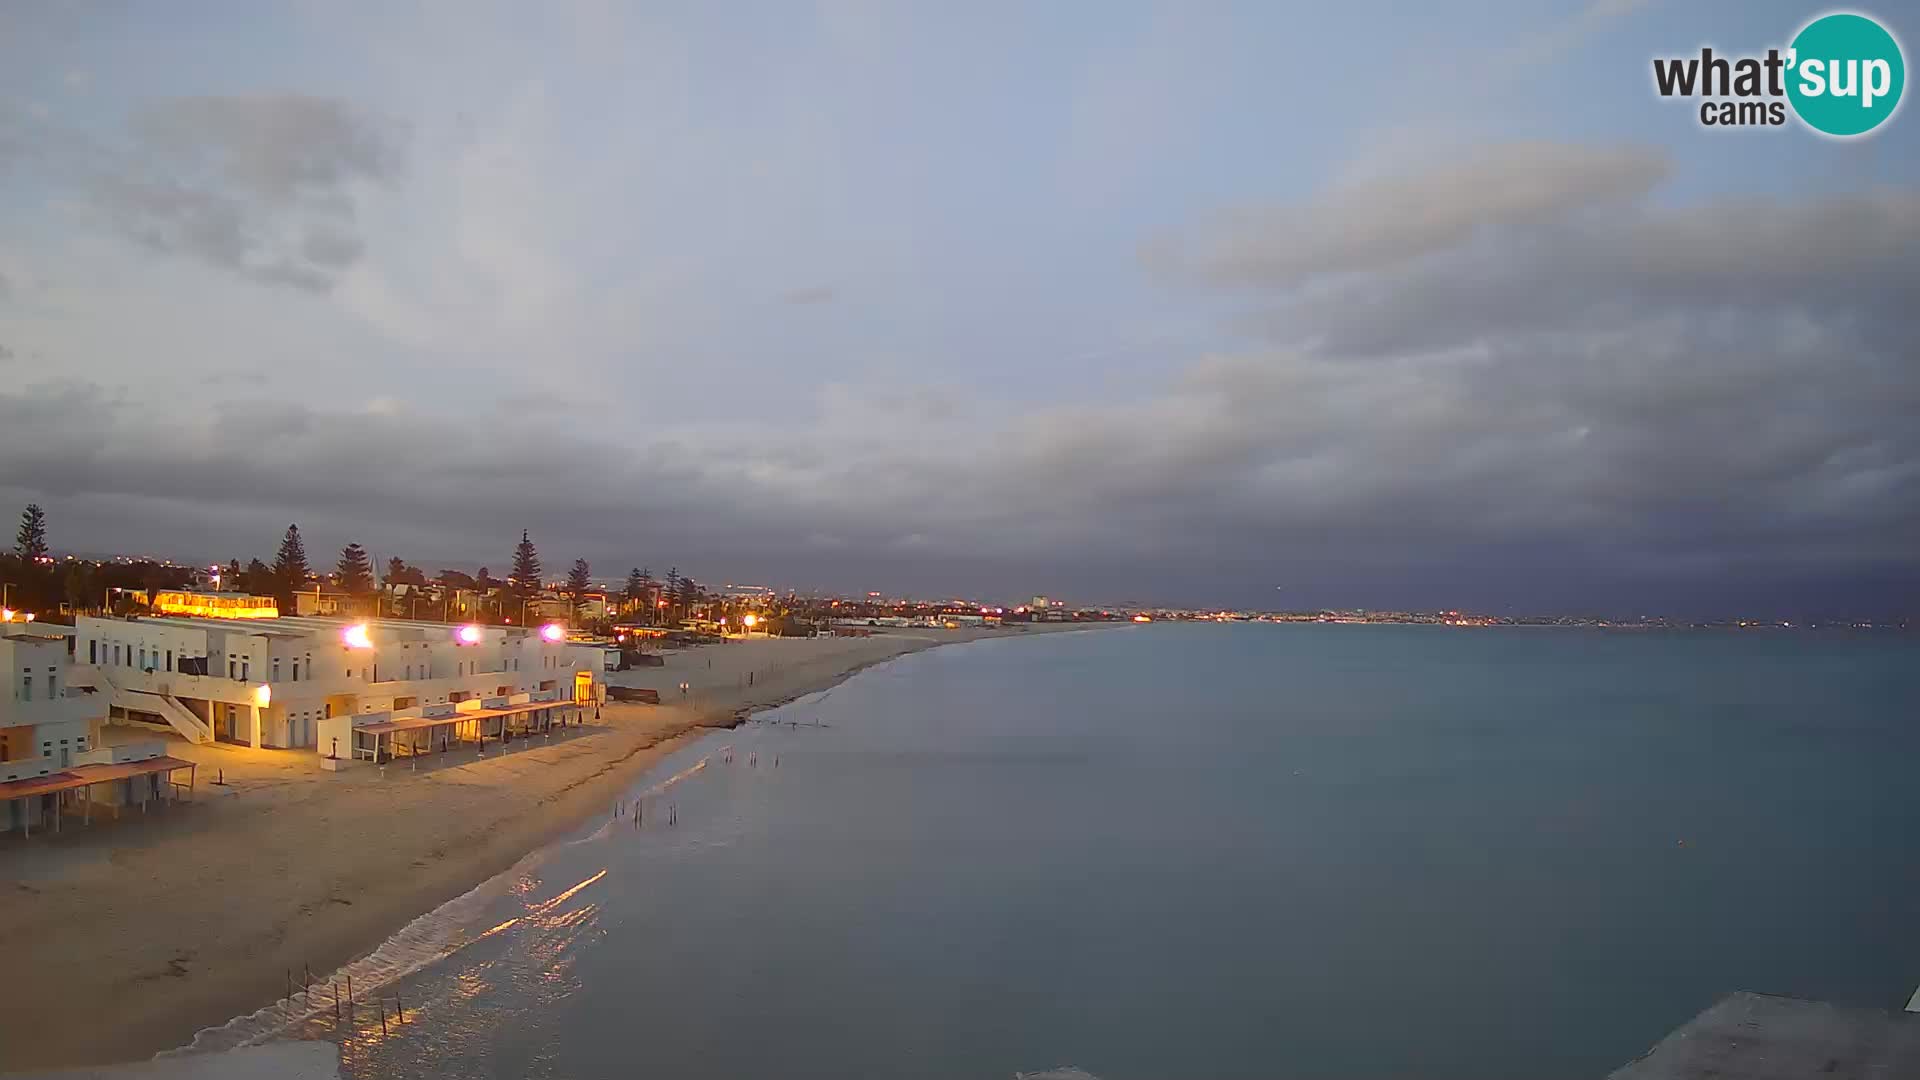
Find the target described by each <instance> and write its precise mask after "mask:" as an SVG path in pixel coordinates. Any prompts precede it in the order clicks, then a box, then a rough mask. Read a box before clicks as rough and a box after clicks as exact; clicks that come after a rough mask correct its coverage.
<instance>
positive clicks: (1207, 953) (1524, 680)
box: [301, 625, 1920, 1080]
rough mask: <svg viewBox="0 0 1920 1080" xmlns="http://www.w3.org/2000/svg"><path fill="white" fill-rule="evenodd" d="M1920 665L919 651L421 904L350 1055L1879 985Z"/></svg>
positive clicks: (1399, 1067)
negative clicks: (576, 831) (615, 812)
mask: <svg viewBox="0 0 1920 1080" xmlns="http://www.w3.org/2000/svg"><path fill="white" fill-rule="evenodd" d="M1917 703H1920V647H1917V646H1916V642H1915V641H1914V640H1913V639H1911V638H1898V637H1890V636H1888V637H1872V636H1844V635H1840V634H1824V633H1820V634H1796V633H1790V632H1780V633H1772V632H1769V633H1763V634H1720V633H1699V634H1642V633H1624V632H1615V633H1607V632H1587V631H1570V630H1472V631H1463V630H1447V629H1441V628H1424V627H1404V628H1397V627H1347V626H1324V627H1323V626H1264V625H1239V626H1154V627H1146V628H1137V629H1136V628H1123V629H1118V630H1113V631H1102V632H1096V633H1086V634H1067V635H1058V636H1052V637H1046V638H1036V639H1027V640H1008V641H990V642H983V643H979V644H971V645H961V646H954V647H949V648H943V649H938V650H934V651H932V652H928V653H922V654H918V655H915V656H911V657H907V658H904V659H902V660H899V661H897V662H894V663H891V664H888V665H885V666H882V667H879V668H875V669H873V670H870V671H868V672H866V673H864V674H862V675H860V676H858V677H857V678H855V679H853V680H851V681H850V682H848V683H846V684H844V685H843V686H841V687H839V688H837V689H835V690H833V691H831V692H829V693H827V694H824V695H819V696H816V697H813V698H809V699H805V700H803V701H800V702H796V703H794V704H792V705H789V706H787V707H785V708H783V709H781V710H778V711H776V712H774V713H770V714H763V715H764V716H765V717H766V718H767V719H769V720H776V721H780V722H781V723H780V724H779V725H777V726H776V725H774V724H768V723H761V724H755V725H750V726H748V727H745V728H742V729H741V730H739V731H736V732H730V733H723V734H719V735H715V736H713V737H710V738H709V739H707V740H705V741H704V742H702V743H701V744H699V745H698V746H696V747H693V748H691V749H689V750H687V751H686V752H684V753H682V754H680V755H678V756H677V757H676V758H675V759H674V760H672V761H670V762H668V763H667V764H666V765H665V766H663V767H662V768H661V769H660V770H659V771H658V772H657V773H656V774H655V775H653V776H651V777H649V778H648V779H647V780H646V781H645V782H644V783H643V784H641V785H640V786H639V787H636V788H635V789H634V791H633V792H630V793H629V796H630V797H631V796H633V795H635V794H638V793H641V792H642V791H643V790H644V791H650V792H651V794H650V795H649V796H648V802H647V806H646V811H645V812H646V820H645V824H644V827H638V826H636V824H635V823H634V821H633V820H632V819H631V818H628V817H621V818H617V819H616V818H612V817H609V819H608V820H606V821H597V822H593V823H590V824H589V825H588V826H587V827H585V828H583V830H582V831H581V833H580V836H579V837H578V838H576V839H575V841H574V842H572V843H569V844H567V845H564V846H561V847H558V848H555V849H552V850H550V851H548V852H546V853H544V854H543V856H542V857H541V858H540V859H539V860H538V861H537V862H536V863H533V864H530V865H529V866H527V867H523V868H522V869H521V870H520V871H519V872H517V873H516V874H513V875H510V876H509V877H508V878H507V879H505V880H503V881H501V882H499V883H498V884H497V885H496V887H494V888H492V889H490V890H483V891H482V892H481V893H478V894H476V895H475V896H474V897H473V898H471V899H470V900H469V901H466V902H464V903H460V904H456V905H455V906H453V907H451V908H449V909H448V910H446V911H444V912H442V913H440V914H438V915H437V916H434V917H432V919H430V920H429V921H430V922H431V921H434V920H439V921H441V922H444V923H447V924H457V925H454V926H451V927H449V926H446V925H439V926H435V927H433V928H432V930H433V932H432V933H430V934H425V935H424V936H425V937H426V938H428V939H431V941H433V942H436V943H440V944H436V945H434V946H432V947H434V948H436V949H439V948H441V946H442V945H444V944H445V943H446V942H447V941H449V940H457V941H464V942H465V943H464V944H461V945H459V947H457V948H454V949H453V951H451V952H450V953H449V954H448V955H445V956H444V957H442V958H440V959H438V960H435V961H433V962H431V963H428V964H427V965H426V966H424V967H422V968H421V969H420V970H418V971H416V972H414V973H413V974H411V975H409V976H407V977H406V978H405V979H403V980H401V981H399V982H398V983H397V984H395V986H390V987H388V988H387V989H386V990H385V991H384V994H385V995H386V996H387V998H388V999H389V1000H391V999H392V996H393V994H394V990H395V987H397V988H398V991H399V993H400V996H401V998H402V999H403V1000H404V1001H405V1002H406V1004H407V1008H408V1011H409V1013H410V1014H411V1017H412V1019H413V1021H414V1022H413V1023H412V1024H411V1025H409V1026H407V1027H404V1028H396V1029H395V1032H396V1033H395V1034H394V1035H392V1036H391V1037H388V1038H386V1039H384V1040H383V1039H381V1038H379V1037H378V1026H377V1024H373V1023H371V1022H370V1017H368V1016H363V1018H362V1022H361V1024H360V1032H361V1034H360V1036H359V1037H358V1038H356V1039H355V1040H353V1041H352V1044H351V1045H350V1046H349V1048H348V1051H347V1060H348V1066H349V1070H350V1072H351V1073H352V1075H355V1076H358V1077H363V1078H373V1077H383V1078H384V1077H427V1076H447V1075H460V1076H492V1077H501V1078H506V1077H513V1078H519V1077H631V1076H663V1077H683V1078H704V1077H772V1076H791V1077H836V1078H838V1077H934V1078H944V1077H951V1078H956V1080H958V1078H963V1077H964V1078H995V1080H1005V1078H1009V1077H1012V1076H1014V1075H1015V1074H1016V1073H1020V1072H1026V1073H1039V1072H1046V1071H1048V1070H1052V1069H1057V1068H1062V1067H1069V1066H1070V1067H1073V1068H1077V1069H1080V1070H1084V1071H1085V1072H1087V1073H1091V1074H1093V1075H1095V1076H1097V1077H1100V1078H1101V1080H1161V1078H1166V1080H1174V1078H1184V1077H1248V1078H1253V1077H1258V1078H1262V1080H1266V1078H1271V1077H1281V1076H1297V1077H1330V1078H1353V1077H1446V1078H1452V1077H1458V1078H1473V1080H1492V1078H1502V1077H1511V1078H1526V1080H1542V1078H1546V1080H1552V1078H1558V1077H1566V1078H1597V1077H1601V1076H1604V1075H1605V1074H1606V1073H1607V1072H1608V1071H1609V1070H1611V1069H1612V1068H1614V1067H1616V1066H1618V1065H1620V1064H1622V1063H1624V1062H1625V1061H1626V1060H1628V1059H1630V1058H1631V1057H1633V1056H1634V1055H1636V1054H1638V1053H1640V1052H1641V1051H1643V1050H1645V1049H1646V1048H1647V1047H1648V1046H1649V1045H1651V1044H1652V1043H1653V1042H1654V1041H1656V1040H1657V1039H1658V1038H1660V1037H1661V1036H1662V1035H1663V1034H1664V1033H1666V1032H1667V1031H1668V1030H1670V1029H1671V1028H1673V1027H1674V1026H1676V1025H1678V1024H1679V1023H1681V1022H1683V1021H1684V1020H1686V1019H1687V1018H1688V1017H1689V1016H1691V1015H1692V1014H1693V1013H1694V1012H1696V1011H1697V1010H1699V1009H1701V1008H1703V1007H1704V1006H1706V1005H1707V1004H1709V1003H1710V1002H1711V1001H1713V1000H1714V999H1715V997H1717V996H1718V995H1720V994H1721V993H1723V992H1726V991H1730V990H1736V989H1746V990H1758V991H1768V992H1776V993H1785V994H1794V995H1801V996H1809V997H1817V998H1826V999H1831V1000H1835V1001H1843V1002H1851V1003H1857V1004H1863V1005H1876V1006H1885V1007H1899V1006H1900V1005H1902V1004H1904V1003H1905V1001H1906V999H1907V996H1908V995H1909V994H1910V993H1911V992H1912V991H1913V990H1914V988H1915V985H1916V984H1920V935H1916V934H1914V933H1913V932H1912V931H1913V927H1914V926H1915V925H1916V915H1920V910H1917V905H1920V859H1916V857H1915V848H1914V844H1915V838H1916V837H1920V782H1916V780H1917V779H1920V774H1917V770H1920V753H1917V751H1920V712H1916V704H1917ZM788 723H795V724H799V725H818V726H795V727H789V726H787V724H788ZM728 747H730V748H731V750H730V753H731V761H730V762H729V760H728V753H729V751H728V750H727V749H726V748H728ZM702 760H704V761H706V762H707V765H706V767H705V768H696V767H697V766H698V765H699V763H700V762H701V761H702ZM776 760H777V764H776ZM688 769H694V770H695V771H692V772H687V771H686V770H688ZM676 775H677V776H678V777H679V778H678V779H677V780H675V779H672V778H673V777H675V776H676ZM670 815H677V824H671V825H670V824H668V821H669V817H670ZM450 931H451V932H450ZM422 933H423V931H422V930H421V929H420V928H416V930H415V931H414V934H415V936H420V935H421V934H422ZM395 948H396V949H399V950H401V951H403V952H404V948H405V943H404V942H400V943H396V945H395ZM442 951H444V949H442ZM416 959H417V958H416ZM331 1026H332V1025H331V1021H330V1020H329V1019H326V1018H322V1019H320V1020H315V1021H312V1022H310V1023H309V1024H307V1025H306V1026H305V1027H304V1028H302V1029H301V1030H302V1031H303V1032H304V1033H307V1034H319V1035H325V1034H326V1033H327V1032H328V1031H329V1030H331Z"/></svg>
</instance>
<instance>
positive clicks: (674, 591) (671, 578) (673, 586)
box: [660, 566, 680, 619]
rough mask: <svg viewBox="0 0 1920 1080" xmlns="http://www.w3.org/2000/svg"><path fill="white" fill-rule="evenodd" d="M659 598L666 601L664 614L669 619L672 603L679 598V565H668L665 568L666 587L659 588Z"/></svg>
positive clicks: (671, 614)
mask: <svg viewBox="0 0 1920 1080" xmlns="http://www.w3.org/2000/svg"><path fill="white" fill-rule="evenodd" d="M660 599H662V600H665V601H666V602H667V605H668V606H667V608H666V611H665V614H666V615H667V616H668V618H669V619H671V618H672V616H673V606H672V605H673V604H674V603H675V602H676V601H678V600H679V599H680V568H679V567H677V566H670V567H668V568H667V583H666V588H664V589H662V590H660Z"/></svg>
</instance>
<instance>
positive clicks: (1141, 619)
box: [1133, 615, 1153, 622]
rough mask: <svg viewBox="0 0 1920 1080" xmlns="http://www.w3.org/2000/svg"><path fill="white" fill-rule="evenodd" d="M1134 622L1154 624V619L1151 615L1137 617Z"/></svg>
mask: <svg viewBox="0 0 1920 1080" xmlns="http://www.w3.org/2000/svg"><path fill="white" fill-rule="evenodd" d="M1133 621H1134V622H1152V621H1153V617H1152V616H1150V615H1135V616H1134V617H1133Z"/></svg>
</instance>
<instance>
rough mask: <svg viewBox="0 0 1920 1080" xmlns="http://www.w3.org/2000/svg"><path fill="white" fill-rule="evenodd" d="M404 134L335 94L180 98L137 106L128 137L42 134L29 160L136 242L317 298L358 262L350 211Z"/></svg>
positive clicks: (397, 171) (381, 173) (392, 163)
mask: <svg viewBox="0 0 1920 1080" xmlns="http://www.w3.org/2000/svg"><path fill="white" fill-rule="evenodd" d="M401 136H402V132H401V131H400V130H399V129H398V128H397V127H395V126H394V125H392V124H389V123H386V122H383V121H381V120H380V119H378V118H377V117H374V116H372V115H371V114H368V113H365V112H363V111H361V110H358V109H356V108H355V107H353V106H351V105H349V104H348V103H346V102H343V101H338V100H333V99H327V98H316V97H308V96H302V95H292V94H282V95H267V96H253V97H192V98H176V99H170V100H166V101H161V102H158V103H156V104H153V105H151V106H148V107H146V108H143V109H141V110H139V111H138V112H136V113H135V114H134V115H133V116H132V117H131V118H130V119H129V121H128V124H127V130H126V133H125V135H124V137H122V138H118V139H108V140H99V139H93V138H89V137H87V136H84V135H81V134H80V133H78V132H76V131H71V130H65V131H54V132H50V133H48V137H47V138H46V139H45V140H43V141H42V142H41V144H40V145H39V146H37V147H36V149H35V152H34V159H33V163H34V164H35V165H36V166H37V167H38V168H40V169H42V170H44V173H45V176H46V178H47V179H49V180H52V181H54V182H55V183H58V184H60V185H63V186H64V185H66V184H74V185H77V186H78V187H79V188H80V190H82V191H83V192H84V193H85V194H86V196H87V198H88V201H89V204H90V206H91V207H92V209H93V210H94V212H95V213H97V214H98V215H99V217H100V219H101V220H102V221H103V222H104V223H105V224H106V225H107V226H109V227H110V228H111V229H112V230H114V231H115V232H117V233H119V234H120V235H121V236H123V237H125V238H126V239H128V240H130V241H132V242H133V243H135V244H137V245H139V246H141V247H144V248H146V249H148V250H150V251H153V252H155V253H159V254H163V255H169V256H178V257H183V258H189V259H194V260H196V261H199V262H202V263H204V264H207V265H210V266H214V267H217V268H219V269H222V270H228V271H232V272H234V273H237V274H240V275H243V276H245V277H247V278H250V279H252V280H254V281H258V282H262V283H266V284H270V285H281V286H288V287H292V288H295V289H302V290H307V291H313V292H321V291H325V290H328V289H330V288H332V287H333V285H334V284H335V283H336V282H337V281H338V280H339V277H340V275H341V273H342V272H343V271H345V270H346V269H347V268H349V267H350V266H352V265H354V264H355V263H356V262H357V261H358V260H359V259H360V257H361V256H362V254H363V252H364V249H365V244H364V241H363V240H362V238H361V236H360V234H359V232H358V227H357V217H358V214H357V212H356V208H357V206H358V204H359V202H360V200H361V199H362V198H363V197H364V196H365V194H366V193H367V192H368V191H371V190H377V189H379V188H382V187H386V186H389V185H391V184H393V183H394V182H395V181H396V180H397V179H398V178H399V177H400V175H401V172H402V166H403V161H402V154H401ZM5 151H6V135H5V129H3V128H0V154H4V153H5Z"/></svg>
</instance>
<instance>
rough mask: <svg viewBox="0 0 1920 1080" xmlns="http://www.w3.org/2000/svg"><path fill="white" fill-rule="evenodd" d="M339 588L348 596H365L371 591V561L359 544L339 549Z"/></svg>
mask: <svg viewBox="0 0 1920 1080" xmlns="http://www.w3.org/2000/svg"><path fill="white" fill-rule="evenodd" d="M339 572H340V588H341V589H343V590H345V591H346V593H347V594H348V595H349V596H365V595H367V594H368V593H370V592H372V591H373V561H372V560H371V559H368V558H367V553H366V551H365V549H363V548H361V546H360V545H359V544H348V545H347V546H346V547H344V548H341V549H340V565H339Z"/></svg>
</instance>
